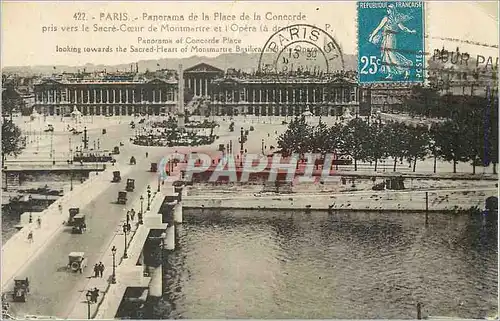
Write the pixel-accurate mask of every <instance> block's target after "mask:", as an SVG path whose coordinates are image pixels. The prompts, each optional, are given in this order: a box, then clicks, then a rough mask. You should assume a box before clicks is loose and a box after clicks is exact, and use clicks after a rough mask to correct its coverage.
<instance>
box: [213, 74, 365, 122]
mask: <svg viewBox="0 0 500 321" xmlns="http://www.w3.org/2000/svg"><path fill="white" fill-rule="evenodd" d="M211 91H212V93H213V94H212V97H211V98H212V99H211V107H210V110H209V111H208V112H209V113H212V114H215V115H242V114H246V115H258V116H294V115H295V116H298V115H301V114H303V113H304V112H310V113H311V114H312V115H315V116H341V115H342V114H343V112H344V110H345V109H349V110H350V112H351V113H352V114H356V113H358V112H359V90H358V85H357V81H356V79H355V78H350V77H345V76H343V75H342V76H340V75H321V76H319V75H317V76H310V77H288V78H285V79H277V78H275V77H269V76H266V77H258V76H246V77H242V78H221V79H217V80H215V81H214V82H213V83H212V89H211ZM206 113H207V112H206Z"/></svg>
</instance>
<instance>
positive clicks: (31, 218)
mask: <svg viewBox="0 0 500 321" xmlns="http://www.w3.org/2000/svg"><path fill="white" fill-rule="evenodd" d="M32 199H33V197H31V195H30V196H28V206H29V207H30V216H29V222H30V223H33V213H32V212H31V210H32V209H31V200H32Z"/></svg>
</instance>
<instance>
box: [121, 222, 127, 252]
mask: <svg viewBox="0 0 500 321" xmlns="http://www.w3.org/2000/svg"><path fill="white" fill-rule="evenodd" d="M122 227H123V235H124V236H125V249H124V250H123V258H124V259H128V255H127V232H128V226H127V223H123V226H122Z"/></svg>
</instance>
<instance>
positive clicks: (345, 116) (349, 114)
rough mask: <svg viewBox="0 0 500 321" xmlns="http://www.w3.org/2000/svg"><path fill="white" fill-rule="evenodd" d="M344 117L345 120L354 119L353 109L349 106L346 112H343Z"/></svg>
mask: <svg viewBox="0 0 500 321" xmlns="http://www.w3.org/2000/svg"><path fill="white" fill-rule="evenodd" d="M342 118H343V119H345V120H350V119H352V115H351V111H350V110H349V107H346V108H345V109H344V114H342Z"/></svg>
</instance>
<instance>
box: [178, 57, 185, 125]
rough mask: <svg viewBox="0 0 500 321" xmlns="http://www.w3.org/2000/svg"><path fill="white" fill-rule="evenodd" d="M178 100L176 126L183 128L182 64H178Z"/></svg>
mask: <svg viewBox="0 0 500 321" xmlns="http://www.w3.org/2000/svg"><path fill="white" fill-rule="evenodd" d="M178 88H179V90H178V92H179V101H178V104H177V127H179V128H184V74H183V72H182V65H179V85H178Z"/></svg>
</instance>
